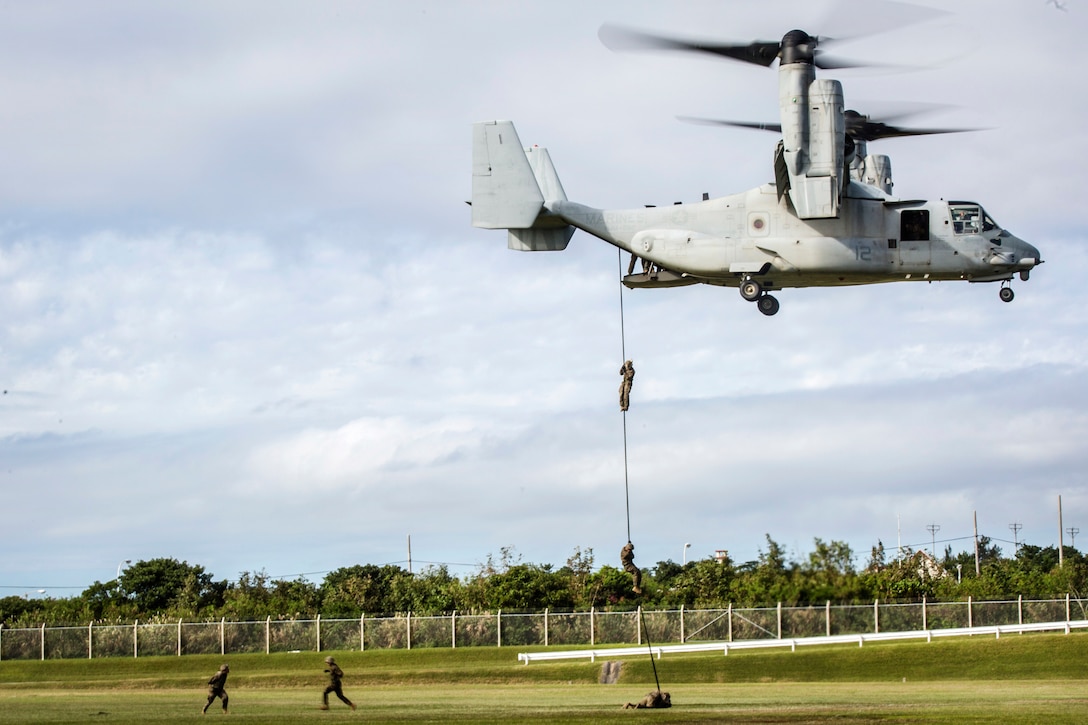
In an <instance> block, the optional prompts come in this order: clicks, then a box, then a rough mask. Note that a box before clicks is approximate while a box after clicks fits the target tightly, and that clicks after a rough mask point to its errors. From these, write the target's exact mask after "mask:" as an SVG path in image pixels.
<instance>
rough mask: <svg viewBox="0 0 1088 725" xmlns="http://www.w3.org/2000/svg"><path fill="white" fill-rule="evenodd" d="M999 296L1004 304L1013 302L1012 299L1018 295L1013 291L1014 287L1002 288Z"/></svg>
mask: <svg viewBox="0 0 1088 725" xmlns="http://www.w3.org/2000/svg"><path fill="white" fill-rule="evenodd" d="M997 295H998V297H1000V298H1001V301H1002V302H1012V298H1013V297H1016V293H1015V292H1013V291H1012V287H1002V288H1001V289H1000V290H998V293H997Z"/></svg>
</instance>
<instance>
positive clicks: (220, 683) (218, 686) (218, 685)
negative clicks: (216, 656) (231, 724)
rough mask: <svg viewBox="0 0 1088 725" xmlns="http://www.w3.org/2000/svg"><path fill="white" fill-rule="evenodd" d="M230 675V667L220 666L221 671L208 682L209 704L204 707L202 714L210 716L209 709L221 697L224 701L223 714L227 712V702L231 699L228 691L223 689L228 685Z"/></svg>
mask: <svg viewBox="0 0 1088 725" xmlns="http://www.w3.org/2000/svg"><path fill="white" fill-rule="evenodd" d="M229 673H230V667H228V666H227V665H220V666H219V671H218V672H216V673H215V674H214V675H212V678H211V679H210V680H208V704H207V705H205V706H204V709H203V710H201V711H200V712H201V713H202V714H204V715H207V714H208V708H209V707H211V704H212V703H213V702H215V698H217V697H219V698H222V700H223V713H224V714H226V712H227V701H228V700H229V699H230V698H229V697H227V691H226V690H225V689H223V688H224V687H226V685H227V675H228V674H229Z"/></svg>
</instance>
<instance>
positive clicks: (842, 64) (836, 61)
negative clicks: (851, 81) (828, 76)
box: [812, 38, 874, 70]
mask: <svg viewBox="0 0 1088 725" xmlns="http://www.w3.org/2000/svg"><path fill="white" fill-rule="evenodd" d="M821 40H823V39H822V38H821ZM825 42H826V41H825ZM812 64H813V65H815V66H816V67H817V68H822V69H823V70H837V69H841V68H872V67H874V64H873V63H862V62H861V61H860V60H850V59H849V58H840V57H838V56H834V55H828V54H827V53H825V52H823V51H822V50H817V51H816V54H815V56H814V57H813V60H812Z"/></svg>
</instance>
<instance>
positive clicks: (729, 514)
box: [0, 0, 1088, 596]
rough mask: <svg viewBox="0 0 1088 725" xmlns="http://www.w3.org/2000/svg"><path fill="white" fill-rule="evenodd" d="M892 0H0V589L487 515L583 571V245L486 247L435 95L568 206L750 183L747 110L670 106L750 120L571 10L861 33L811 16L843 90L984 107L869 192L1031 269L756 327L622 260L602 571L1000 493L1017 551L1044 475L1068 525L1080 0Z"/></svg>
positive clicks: (477, 549) (602, 470)
mask: <svg viewBox="0 0 1088 725" xmlns="http://www.w3.org/2000/svg"><path fill="white" fill-rule="evenodd" d="M918 5H921V6H926V7H930V8H934V9H940V10H948V11H951V10H954V11H955V12H946V13H943V14H938V13H933V15H932V16H931V17H929V18H928V19H927V20H926V21H925V22H921V23H916V24H913V25H907V26H902V27H900V26H901V23H900V21H899V20H898V18H900V17H901V15H900V13H901V12H902V8H901V7H899V6H893V5H887V4H878V3H865V4H864V6H865V8H867V10H866V12H865V13H861V14H859V13H858V12H857V8H858V7H860V5H859V4H857V3H854V4H845V5H843V4H836V5H832V4H819V3H802V2H775V3H772V4H771V5H768V4H767V3H765V2H739V1H738V2H724V3H723V2H710V1H707V2H678V3H670V4H668V5H663V4H657V3H648V2H646V3H643V2H635V3H632V2H619V1H618V0H615V1H606V2H599V3H594V4H592V6H591V7H588V8H587V7H585V6H584V4H580V3H574V2H565V1H560V2H550V3H538V4H510V3H500V2H468V1H464V2H449V3H438V2H401V3H396V4H389V3H367V2H363V3H358V2H343V3H337V2H319V3H311V4H306V5H302V4H287V3H283V4H271V5H270V4H268V3H257V2H243V1H239V2H235V3H230V4H227V5H224V4H222V3H213V2H185V3H180V2H178V3H174V2H165V3H156V4H150V5H149V4H145V3H133V2H97V3H93V4H73V3H62V2H38V3H33V4H14V5H9V6H7V7H5V8H4V9H3V10H0V20H2V22H0V67H2V68H4V72H3V73H0V96H2V97H3V98H4V99H5V102H4V104H2V108H0V129H2V130H3V132H2V133H0V159H2V160H3V163H4V167H5V171H6V173H4V174H3V175H0V309H2V310H3V316H2V320H0V388H3V389H4V390H6V391H7V392H6V393H4V394H3V395H0V475H3V476H4V479H5V484H4V487H3V491H4V500H3V511H4V519H5V521H4V526H3V527H2V528H0V550H2V551H3V552H4V556H3V557H0V587H2V588H0V595H3V594H22V593H23V592H24V591H34V590H37V589H39V588H42V589H46V591H47V592H48V593H47V596H50V595H54V596H68V595H71V594H76V593H78V592H79V591H81V590H82V589H83V588H85V587H86V586H88V585H90V584H91V583H92V582H94V581H96V580H99V581H108V580H109V579H112V578H113V577H114V576H115V574H116V570H117V567H118V565H119V564H120V563H122V562H124V561H126V560H132V561H137V560H141V559H150V558H155V557H161V556H165V557H174V558H178V559H183V560H186V561H188V562H189V563H192V564H199V565H202V566H204V567H205V568H206V569H207V570H208V571H210V572H212V573H213V574H214V575H215V576H216V577H217V578H226V579H235V578H237V576H238V574H239V573H240V572H243V571H258V570H264V571H266V572H267V573H269V574H271V575H273V576H283V577H288V578H293V577H295V576H297V575H299V574H306V575H307V576H308V578H309V579H310V580H312V581H320V579H321V577H322V575H323V573H324V572H327V571H329V570H332V569H336V568H338V567H341V566H350V565H352V564H358V563H375V564H383V563H394V562H395V563H400V564H402V565H406V563H407V562H406V560H407V542H408V537H409V536H410V537H411V542H412V557H413V565H414V567H415V568H416V569H417V570H418V569H419V568H420V567H423V566H426V565H428V564H429V563H448V564H450V565H451V571H453V572H454V573H457V574H467V573H470V572H472V571H473V570H474V569H475V566H476V565H477V564H479V563H481V562H483V561H484V560H486V558H487V557H488V556H489V555H497V554H498V552H499V550H500V549H501V548H503V547H513V549H514V550H515V551H516V552H517V554H519V555H521V556H522V557H523V559H524V560H525V561H530V562H538V563H553V564H556V565H562V564H563V563H564V562H565V560H566V558H567V557H568V556H570V555H571V553H572V552H573V551H574V549H575V547H580V548H581V549H583V550H584V549H586V548H592V549H593V550H594V552H595V553H596V557H597V564H598V565H600V564H606V563H608V564H613V565H618V563H619V562H618V550H619V548H620V546H621V545H622V544H623V543H624V541H625V540H626V512H625V505H624V468H623V437H622V427H621V426H622V418H621V416H620V413H619V412H618V410H617V406H616V388H617V386H618V384H619V376H618V375H617V371H618V369H619V365H620V363H621V362H622V352H621V338H620V325H619V296H620V291H619V286H618V280H617V277H618V264H619V260H618V259H617V254H616V251H615V250H614V249H613V248H611V247H608V246H607V245H604V244H603V243H601V242H598V241H597V240H594V239H593V238H591V237H589V236H587V235H584V234H578V235H576V236H575V238H574V240H573V241H572V242H571V245H570V247H569V248H568V250H567V251H566V252H563V253H556V254H523V253H516V252H512V251H508V250H507V249H506V244H505V239H504V236H503V234H502V233H500V232H487V231H484V230H478V229H473V228H472V227H471V226H470V223H469V213H468V208H467V207H466V206H465V204H464V202H465V200H467V199H468V197H469V194H470V176H469V163H470V143H471V135H470V126H471V124H472V123H473V122H474V121H479V120H486V119H493V118H508V119H512V120H514V121H515V122H516V123H517V125H518V129H519V132H520V134H521V138H522V140H523V141H524V142H525V143H526V144H531V143H536V144H540V145H542V146H547V147H548V148H549V150H550V152H551V155H552V158H553V160H554V161H555V164H556V167H557V169H558V172H559V174H560V177H561V179H562V181H563V184H564V187H565V188H566V191H567V193H568V195H569V196H570V197H571V198H572V199H574V200H576V201H581V202H584V203H588V204H592V205H595V206H600V207H632V206H638V205H641V204H649V203H659V204H660V203H671V202H673V201H678V200H695V199H698V198H699V197H700V196H701V194H702V192H708V193H710V194H711V195H715V196H716V195H722V194H727V193H733V192H736V191H741V190H744V189H747V188H751V187H754V186H757V185H759V184H761V183H764V182H766V181H768V180H770V178H771V177H772V170H771V159H772V152H773V148H774V142H775V139H774V137H773V136H772V135H770V134H759V133H756V132H749V131H744V130H740V129H720V128H711V127H706V126H693V125H689V124H683V123H680V122H678V121H677V120H676V116H679V115H690V116H707V117H714V118H733V119H738V120H752V121H774V120H776V115H777V80H776V78H775V76H774V72H773V70H763V69H760V68H756V67H747V66H742V65H737V64H730V63H726V62H721V61H714V60H712V59H703V58H698V57H686V56H679V55H669V54H655V53H649V54H628V53H620V54H617V53H613V52H611V51H609V50H607V49H606V48H604V47H603V46H602V45H601V43H600V42H599V40H598V39H597V30H598V28H599V27H600V25H601V24H603V23H606V22H608V23H619V24H625V25H630V26H634V27H640V28H646V29H650V30H656V31H659V32H669V33H674V34H676V35H682V36H687V37H699V38H708V39H749V38H775V37H779V36H781V35H782V34H783V33H784V32H786V31H787V30H789V29H791V28H792V27H795V26H797V27H804V28H805V29H807V30H809V31H811V32H818V33H823V34H830V35H836V33H838V34H839V37H842V36H843V35H850V32H851V31H849V30H848V31H844V32H841V33H840V32H839V31H837V30H836V28H839V27H841V26H843V25H845V26H850V27H851V28H856V26H879V25H881V24H882V23H885V24H888V25H892V26H894V27H893V28H892V29H891V30H889V31H888V32H884V33H882V34H879V35H875V36H872V37H869V38H866V39H859V40H856V41H854V42H849V43H843V44H841V45H840V46H839V49H838V51H839V53H841V54H842V55H847V56H850V57H859V58H862V59H872V58H876V59H881V60H883V61H885V62H886V63H887V64H888V65H889V66H891V67H890V68H884V69H867V70H850V71H837V72H835V74H834V75H835V77H838V78H839V79H840V80H842V82H843V85H844V90H845V94H846V100H847V104H848V105H850V106H856V107H858V108H859V109H860V110H865V109H866V108H867V107H868V108H878V107H882V106H889V105H892V106H894V105H896V104H899V105H902V104H906V103H927V104H937V105H936V106H935V107H934V110H933V112H931V113H929V114H927V115H925V116H922V117H919V118H918V119H916V122H917V123H918V124H919V125H927V126H929V125H941V126H946V125H947V126H962V127H971V128H980V129H986V130H982V131H979V132H976V133H972V134H959V135H951V136H940V137H932V138H916V139H900V140H890V141H886V142H883V143H882V144H880V146H879V147H877V148H875V149H874V150H877V151H880V152H883V153H888V154H890V155H891V157H892V162H893V165H894V171H895V179H896V193H897V194H898V195H900V196H902V197H904V198H934V197H943V198H957V199H959V198H966V199H973V200H977V201H979V202H981V203H982V204H983V205H984V206H985V207H986V209H987V210H988V211H989V212H990V213H991V215H992V216H993V217H994V218H995V219H996V220H997V221H998V222H999V223H1001V224H1002V225H1003V226H1004V227H1006V228H1008V229H1009V230H1010V231H1012V232H1013V233H1014V234H1016V235H1018V236H1020V237H1022V238H1024V239H1026V240H1028V241H1030V242H1031V243H1033V244H1035V245H1036V246H1037V247H1039V248H1040V249H1041V250H1042V252H1043V256H1044V259H1045V260H1046V264H1045V265H1043V266H1042V267H1041V268H1040V269H1038V270H1037V271H1036V272H1035V273H1033V275H1032V279H1031V280H1030V281H1029V282H1027V283H1019V282H1018V283H1016V284H1015V288H1016V291H1017V298H1016V300H1015V301H1014V302H1013V303H1012V304H1008V305H1006V304H1002V303H1001V302H1000V301H999V300H998V299H997V289H996V287H995V286H994V285H968V284H953V283H939V284H900V285H884V286H876V287H869V288H854V289H842V290H794V291H788V292H785V293H782V294H780V295H779V299H780V301H781V303H782V311H781V312H780V313H779V314H778V315H777V316H776V317H774V318H764V317H763V316H761V315H758V314H757V313H756V312H755V311H754V310H753V309H752V307H751V306H750V305H746V304H745V303H743V301H741V300H740V298H739V295H737V294H736V292H735V291H734V290H719V289H700V288H681V289H675V290H638V291H627V292H624V293H623V295H624V297H623V300H624V309H625V331H626V335H625V343H626V350H627V353H628V356H629V357H631V358H633V359H634V361H635V365H636V368H637V370H638V374H637V378H636V381H635V388H634V392H633V396H632V407H631V411H630V412H629V413H628V417H627V426H628V451H629V456H630V458H629V464H630V466H629V483H630V502H631V527H632V539H633V540H634V541H635V544H636V547H637V552H638V561H639V562H640V563H644V564H650V565H652V563H654V562H657V561H660V560H665V559H673V560H676V561H679V560H680V559H681V558H682V557H683V556H684V555H685V550H684V544H686V543H690V544H691V548H690V549H688V550H687V552H686V555H687V556H688V557H689V558H701V557H705V556H710V555H712V554H713V552H714V551H715V550H716V549H727V550H729V551H730V554H731V555H732V556H733V557H734V558H735V559H737V560H738V561H744V560H749V559H753V558H756V557H757V556H758V554H759V549H760V547H761V546H762V545H764V542H765V539H764V536H765V534H770V535H771V536H772V537H773V538H774V539H775V540H776V541H778V542H780V543H782V544H783V545H785V546H786V548H787V549H788V550H789V551H790V552H791V553H792V554H793V555H794V556H797V557H804V556H806V555H807V553H808V552H809V551H810V550H811V548H812V541H813V539H814V538H816V537H819V538H822V539H824V540H832V539H834V540H841V541H846V542H848V543H849V544H850V545H851V546H852V547H853V548H854V550H855V552H856V553H857V554H858V557H859V560H858V563H859V564H864V560H865V558H866V557H867V556H868V553H869V549H870V547H871V546H873V545H874V544H876V542H877V541H878V540H881V541H883V542H884V544H885V545H886V546H888V547H889V548H891V547H892V546H894V545H895V543H896V541H897V540H899V541H901V542H902V543H903V544H913V545H917V546H921V545H923V544H926V545H928V542H929V540H930V534H929V532H928V531H927V530H926V526H927V525H929V524H933V523H935V524H938V525H940V527H941V529H940V532H939V533H938V534H937V536H936V538H937V539H938V541H939V542H940V541H941V540H942V539H950V540H952V541H951V543H952V545H953V548H954V550H956V551H959V550H966V549H968V548H969V546H970V542H969V541H968V540H966V539H964V538H963V537H969V536H970V535H971V532H972V517H973V514H974V513H975V512H977V515H978V520H979V528H980V531H981V532H982V533H983V534H986V535H989V536H991V537H992V538H994V539H999V540H1000V539H1007V540H1011V539H1012V531H1010V529H1009V525H1010V524H1012V523H1019V524H1022V526H1023V528H1022V530H1021V531H1020V532H1019V538H1020V540H1021V541H1028V542H1030V543H1033V544H1038V545H1043V546H1047V545H1054V544H1056V543H1057V535H1058V523H1057V502H1058V497H1059V496H1061V497H1062V502H1063V506H1064V526H1065V527H1077V526H1079V525H1080V524H1081V523H1088V519H1086V514H1088V497H1086V494H1085V486H1084V481H1083V476H1084V473H1083V472H1084V471H1085V470H1086V465H1085V464H1086V463H1088V461H1086V460H1085V458H1086V453H1085V446H1084V445H1083V441H1084V440H1085V439H1086V436H1085V433H1086V429H1088V415H1086V414H1085V412H1084V411H1085V405H1084V403H1085V400H1084V398H1085V397H1086V395H1088V387H1086V381H1088V379H1086V361H1088V355H1086V352H1088V350H1086V343H1085V340H1086V337H1088V336H1086V334H1085V333H1086V329H1085V328H1086V323H1085V322H1084V319H1083V315H1081V314H1080V311H1081V310H1082V309H1083V307H1084V303H1085V299H1084V298H1085V293H1084V291H1083V289H1084V279H1085V271H1086V269H1088V259H1086V256H1088V255H1086V253H1085V250H1084V247H1083V242H1082V240H1083V238H1084V236H1085V229H1086V226H1088V225H1086V224H1085V221H1084V218H1083V213H1082V207H1083V201H1082V199H1081V195H1082V192H1083V189H1084V186H1085V183H1084V182H1085V171H1084V166H1083V160H1084V159H1085V158H1086V157H1088V143H1086V135H1085V132H1084V130H1083V129H1084V127H1085V121H1086V120H1088V113H1086V109H1085V107H1084V100H1083V98H1082V97H1081V96H1082V94H1080V93H1078V92H1077V91H1079V89H1080V87H1081V85H1082V81H1081V79H1080V76H1079V73H1078V70H1077V68H1078V66H1077V64H1076V63H1075V62H1074V61H1073V59H1072V58H1071V57H1070V52H1071V51H1070V50H1069V49H1071V48H1075V47H1078V41H1079V40H1080V38H1081V37H1083V34H1084V32H1085V30H1088V27H1086V20H1085V13H1086V12H1088V10H1086V9H1085V8H1083V7H1082V6H1081V4H1080V3H1077V2H1075V1H1074V0H1070V2H1068V3H1067V10H1066V11H1064V12H1063V11H1059V10H1057V9H1056V8H1055V7H1054V6H1053V5H1048V4H1045V3H1043V2H1041V1H1040V2H1035V1H1034V0H1032V1H1028V0H1022V1H1021V0H1017V1H1015V2H1014V1H1013V0H1003V1H1002V2H997V3H994V2H983V1H982V0H969V1H967V2H958V3H938V2H922V3H918ZM874 6H876V8H875V9H874ZM836 8H840V12H839V13H838V14H836V12H835V11H836ZM841 8H846V9H847V11H850V10H853V12H848V13H847V16H846V17H844V16H843V14H842V12H841ZM824 25H829V26H834V27H829V28H826V29H825V28H824V27H823V26H824ZM855 99H856V100H855ZM867 104H871V105H867ZM1086 531H1088V529H1086ZM1086 535H1088V534H1086ZM1067 543H1068V542H1067ZM1002 546H1003V547H1004V548H1006V549H1009V548H1011V546H1010V545H1008V544H1004V543H1002ZM938 548H939V549H940V548H943V546H942V545H941V544H940V543H939V544H938Z"/></svg>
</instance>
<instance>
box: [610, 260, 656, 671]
mask: <svg viewBox="0 0 1088 725" xmlns="http://www.w3.org/2000/svg"><path fill="white" fill-rule="evenodd" d="M632 262H633V261H632ZM616 264H617V265H618V267H619V270H620V285H619V286H620V353H621V357H622V358H623V360H624V361H626V360H627V336H626V333H625V331H624V326H623V252H622V251H621V250H620V249H619V248H618V247H617V248H616ZM622 412H623V496H624V501H625V502H626V504H627V540H628V541H630V540H631V483H630V478H629V476H628V468H627V410H626V409H625V410H623V411H622ZM638 623H639V626H640V627H642V636H643V637H644V638H645V639H646V649H647V650H648V651H649V654H650V666H651V667H652V668H653V670H654V686H655V687H657V691H658V692H661V681H660V680H659V679H658V677H657V663H656V662H654V649H653V644H652V643H651V642H650V632H649V630H648V629H647V628H646V620H645V619H643V616H642V607H639V608H638Z"/></svg>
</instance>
